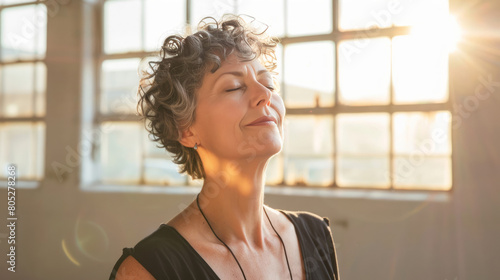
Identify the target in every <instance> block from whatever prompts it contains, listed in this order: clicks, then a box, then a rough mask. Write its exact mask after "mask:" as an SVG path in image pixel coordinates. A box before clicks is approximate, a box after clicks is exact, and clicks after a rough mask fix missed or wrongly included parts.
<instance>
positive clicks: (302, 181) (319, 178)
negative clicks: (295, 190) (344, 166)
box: [285, 156, 333, 187]
mask: <svg viewBox="0 0 500 280" xmlns="http://www.w3.org/2000/svg"><path fill="white" fill-rule="evenodd" d="M332 183H333V158H332V157H295V156H286V159H285V184H287V185H299V186H305V185H307V186H321V187H326V186H329V185H331V184H332Z"/></svg>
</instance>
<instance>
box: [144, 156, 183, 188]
mask: <svg viewBox="0 0 500 280" xmlns="http://www.w3.org/2000/svg"><path fill="white" fill-rule="evenodd" d="M178 169H179V166H178V165H177V164H175V163H173V162H172V161H171V160H169V159H164V158H145V159H144V178H145V183H146V184H158V185H170V186H171V185H177V186H182V185H185V184H186V177H185V175H181V174H179V171H178Z"/></svg>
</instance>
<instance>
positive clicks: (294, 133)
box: [283, 116, 333, 156]
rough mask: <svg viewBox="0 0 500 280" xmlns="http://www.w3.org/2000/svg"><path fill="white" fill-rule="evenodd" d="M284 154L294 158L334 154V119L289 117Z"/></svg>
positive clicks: (287, 119)
mask: <svg viewBox="0 0 500 280" xmlns="http://www.w3.org/2000/svg"><path fill="white" fill-rule="evenodd" d="M284 141H285V142H284V147H283V150H284V153H285V154H286V155H293V156H311V155H318V156H319V155H321V156H329V155H332V154H333V118H332V117H330V116H328V117H323V116H287V117H286V119H285V140H284Z"/></svg>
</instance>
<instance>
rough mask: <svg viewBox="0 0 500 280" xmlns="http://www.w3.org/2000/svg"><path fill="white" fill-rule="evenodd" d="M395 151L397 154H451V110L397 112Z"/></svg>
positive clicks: (394, 118)
mask: <svg viewBox="0 0 500 280" xmlns="http://www.w3.org/2000/svg"><path fill="white" fill-rule="evenodd" d="M393 120H394V121H393V128H394V152H395V153H397V154H400V155H401V154H406V155H413V154H425V155H450V154H451V122H450V121H449V120H451V114H450V113H449V112H428V113H395V114H394V117H393Z"/></svg>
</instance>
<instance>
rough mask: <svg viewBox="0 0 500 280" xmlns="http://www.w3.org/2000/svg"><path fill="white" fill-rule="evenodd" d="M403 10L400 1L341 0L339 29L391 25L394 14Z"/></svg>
mask: <svg viewBox="0 0 500 280" xmlns="http://www.w3.org/2000/svg"><path fill="white" fill-rule="evenodd" d="M401 10H402V7H401V3H399V1H387V0H369V1H367V0H339V29H340V30H352V29H370V28H375V27H378V28H383V27H390V26H391V25H392V23H393V21H394V15H395V14H398V13H400V12H401ZM424 14H425V13H424Z"/></svg>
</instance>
